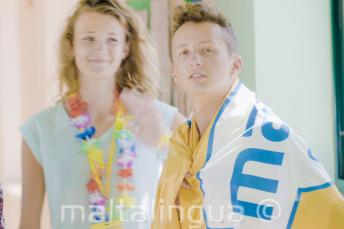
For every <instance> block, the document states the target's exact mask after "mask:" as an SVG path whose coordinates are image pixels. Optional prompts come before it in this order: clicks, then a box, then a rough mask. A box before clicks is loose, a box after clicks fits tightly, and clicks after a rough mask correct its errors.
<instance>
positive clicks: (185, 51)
mask: <svg viewBox="0 0 344 229" xmlns="http://www.w3.org/2000/svg"><path fill="white" fill-rule="evenodd" d="M189 53H190V52H189V50H184V51H182V52H180V54H179V55H180V56H187V55H189Z"/></svg>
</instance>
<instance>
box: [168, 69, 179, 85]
mask: <svg viewBox="0 0 344 229" xmlns="http://www.w3.org/2000/svg"><path fill="white" fill-rule="evenodd" d="M170 75H171V76H172V78H173V81H174V82H175V83H176V84H178V83H179V81H178V77H177V74H176V71H175V69H174V66H173V64H172V65H171V67H170Z"/></svg>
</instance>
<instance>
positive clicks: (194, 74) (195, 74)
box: [189, 73, 207, 80]
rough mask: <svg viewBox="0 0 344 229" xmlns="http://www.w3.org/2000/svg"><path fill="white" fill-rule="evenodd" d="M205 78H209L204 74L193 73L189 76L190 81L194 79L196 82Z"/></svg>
mask: <svg viewBox="0 0 344 229" xmlns="http://www.w3.org/2000/svg"><path fill="white" fill-rule="evenodd" d="M204 78H207V76H206V75H204V74H202V73H193V74H191V75H190V76H189V79H194V80H199V79H204Z"/></svg>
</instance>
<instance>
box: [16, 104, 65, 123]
mask: <svg viewBox="0 0 344 229" xmlns="http://www.w3.org/2000/svg"><path fill="white" fill-rule="evenodd" d="M63 112H64V107H63V104H62V103H61V102H58V103H55V104H54V105H51V106H49V107H48V108H46V109H44V110H42V111H39V112H37V113H35V114H34V115H32V116H30V117H29V118H28V119H27V120H26V122H25V123H24V124H23V125H25V124H28V123H32V122H34V123H36V124H37V125H39V126H44V125H52V124H54V123H56V122H60V121H61V119H62V118H63V115H64V113H63Z"/></svg>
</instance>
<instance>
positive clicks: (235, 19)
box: [215, 0, 260, 90]
mask: <svg viewBox="0 0 344 229" xmlns="http://www.w3.org/2000/svg"><path fill="white" fill-rule="evenodd" d="M259 1H260V0H259ZM215 2H216V7H217V8H218V9H220V10H221V11H222V12H224V14H225V15H226V16H227V17H228V19H229V20H230V22H231V23H232V26H233V28H234V30H235V32H236V34H237V37H238V49H239V52H240V54H241V55H242V57H243V59H244V68H243V70H242V72H241V73H240V79H241V80H242V81H243V82H244V83H245V85H246V86H247V87H249V88H250V89H251V90H255V87H256V82H255V81H256V79H255V48H254V46H255V34H254V10H253V0H243V1H238V0H216V1H215Z"/></svg>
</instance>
